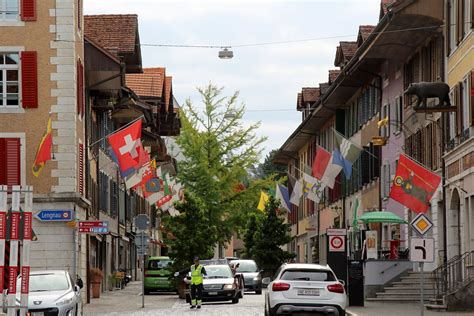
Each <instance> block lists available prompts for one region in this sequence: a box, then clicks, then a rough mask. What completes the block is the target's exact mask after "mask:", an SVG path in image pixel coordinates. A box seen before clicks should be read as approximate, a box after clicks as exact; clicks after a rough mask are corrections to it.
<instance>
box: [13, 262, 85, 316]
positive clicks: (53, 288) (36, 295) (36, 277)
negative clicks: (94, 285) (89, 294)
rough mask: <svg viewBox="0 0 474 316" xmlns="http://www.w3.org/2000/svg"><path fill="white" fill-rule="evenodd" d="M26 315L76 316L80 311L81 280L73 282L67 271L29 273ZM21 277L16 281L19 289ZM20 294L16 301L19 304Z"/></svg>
mask: <svg viewBox="0 0 474 316" xmlns="http://www.w3.org/2000/svg"><path fill="white" fill-rule="evenodd" d="M29 281H30V284H29V292H30V293H29V295H28V315H31V316H47V315H58V316H77V315H81V309H82V296H81V288H82V285H83V283H82V280H81V279H78V280H77V282H73V280H72V278H71V276H70V275H69V273H68V272H67V271H62V270H56V271H53V270H51V271H50V270H47V271H32V272H31V273H30V280H29ZM20 286H21V277H18V279H17V288H18V289H20ZM20 297H21V294H20V293H17V297H16V301H17V304H20Z"/></svg>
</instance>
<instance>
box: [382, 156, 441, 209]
mask: <svg viewBox="0 0 474 316" xmlns="http://www.w3.org/2000/svg"><path fill="white" fill-rule="evenodd" d="M440 181H441V177H440V176H438V175H437V174H436V173H434V172H432V171H431V170H428V169H427V168H425V167H424V166H422V165H420V164H419V163H418V162H415V161H414V160H412V159H410V158H409V157H407V156H406V155H404V154H401V155H400V159H399V161H398V166H397V171H396V173H395V179H394V180H393V185H392V188H391V190H390V198H392V199H394V200H395V201H397V202H399V203H401V204H403V205H404V206H406V207H407V208H409V209H410V210H412V211H413V212H415V213H425V212H426V211H427V210H428V208H429V205H430V201H431V198H432V197H433V195H434V193H435V192H436V190H437V189H438V186H439V183H440Z"/></svg>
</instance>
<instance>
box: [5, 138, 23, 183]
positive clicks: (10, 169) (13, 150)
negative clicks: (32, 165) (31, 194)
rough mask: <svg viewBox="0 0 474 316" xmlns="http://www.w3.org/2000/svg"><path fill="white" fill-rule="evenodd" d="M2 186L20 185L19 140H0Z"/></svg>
mask: <svg viewBox="0 0 474 316" xmlns="http://www.w3.org/2000/svg"><path fill="white" fill-rule="evenodd" d="M0 184H4V185H9V186H11V185H20V139H19V138H0Z"/></svg>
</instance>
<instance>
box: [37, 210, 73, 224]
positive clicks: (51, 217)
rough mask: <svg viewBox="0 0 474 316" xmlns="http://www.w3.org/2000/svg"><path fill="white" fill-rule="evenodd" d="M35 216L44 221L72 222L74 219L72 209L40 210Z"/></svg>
mask: <svg viewBox="0 0 474 316" xmlns="http://www.w3.org/2000/svg"><path fill="white" fill-rule="evenodd" d="M35 218H36V219H38V220H40V221H42V222H70V221H72V211H71V210H40V211H38V212H37V213H36V214H35Z"/></svg>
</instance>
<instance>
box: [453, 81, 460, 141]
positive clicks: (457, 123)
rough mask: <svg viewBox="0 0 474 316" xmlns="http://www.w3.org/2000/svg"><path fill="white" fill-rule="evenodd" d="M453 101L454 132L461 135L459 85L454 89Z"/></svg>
mask: <svg viewBox="0 0 474 316" xmlns="http://www.w3.org/2000/svg"><path fill="white" fill-rule="evenodd" d="M454 100H455V102H456V127H457V128H456V132H457V135H461V133H462V94H461V84H459V83H458V84H457V85H456V86H455V87H454Z"/></svg>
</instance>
